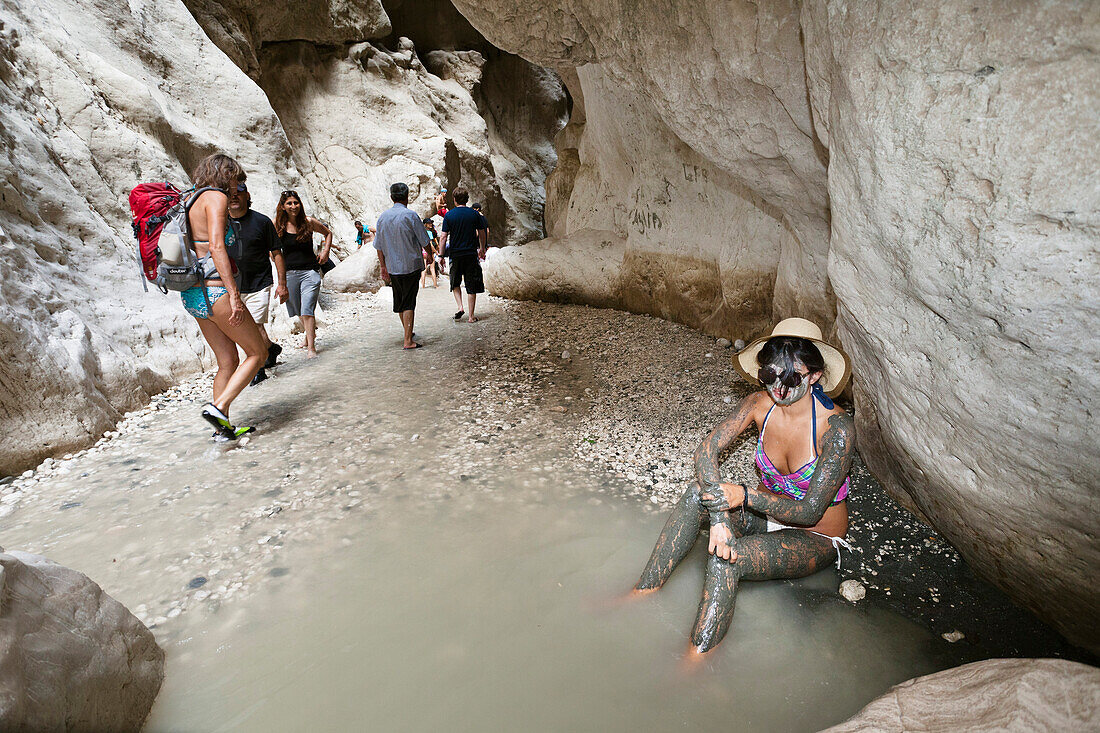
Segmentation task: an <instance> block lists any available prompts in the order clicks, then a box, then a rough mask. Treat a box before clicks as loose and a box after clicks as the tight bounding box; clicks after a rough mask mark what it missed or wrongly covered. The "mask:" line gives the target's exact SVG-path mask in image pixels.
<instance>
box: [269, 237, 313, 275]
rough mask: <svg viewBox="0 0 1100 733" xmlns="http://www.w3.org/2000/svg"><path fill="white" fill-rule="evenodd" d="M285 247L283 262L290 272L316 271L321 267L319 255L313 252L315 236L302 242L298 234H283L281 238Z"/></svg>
mask: <svg viewBox="0 0 1100 733" xmlns="http://www.w3.org/2000/svg"><path fill="white" fill-rule="evenodd" d="M279 240H280V242H282V245H283V261H284V262H286V269H288V270H316V269H317V268H318V267H320V265H319V264H318V262H317V254H316V253H315V252H314V251H313V234H312V233H310V235H309V239H307V240H306V241H304V242H302V241H299V240H298V235H297V234H291V233H290V232H283V235H282V236H281V237H279Z"/></svg>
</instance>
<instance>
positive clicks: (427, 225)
mask: <svg viewBox="0 0 1100 733" xmlns="http://www.w3.org/2000/svg"><path fill="white" fill-rule="evenodd" d="M424 233H425V234H427V235H428V246H427V247H425V248H424V250H423V252H424V272H422V273H421V274H420V287H422V288H424V287H427V285H428V278H429V277H431V278H432V287H433V288H438V287H439V264H438V262H439V256H438V255H439V250H438V239H437V237H436V233H435V225H434V224H432V220H431V219H425V220H424Z"/></svg>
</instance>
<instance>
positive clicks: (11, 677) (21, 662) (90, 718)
mask: <svg viewBox="0 0 1100 733" xmlns="http://www.w3.org/2000/svg"><path fill="white" fill-rule="evenodd" d="M163 680H164V652H163V651H161V648H160V647H159V646H157V642H156V639H155V638H154V637H153V633H152V632H151V631H149V629H147V628H145V626H144V625H143V624H142V623H141V622H140V621H138V620H137V618H135V617H134V615H133V614H131V613H130V612H129V611H128V610H126V608H125V606H123V605H122V604H121V603H119V602H118V601H116V600H115V599H114V598H111V597H110V596H109V595H107V594H106V593H104V592H103V589H102V588H100V587H99V586H98V585H96V584H95V583H94V582H93V581H92V580H90V579H89V578H88V577H87V576H85V575H83V574H82V573H79V572H77V571H75V570H72V569H70V568H67V567H64V566H62V565H58V564H57V563H54V562H51V561H49V560H47V559H46V558H44V557H41V556H39V555H32V554H29V553H26V552H15V551H12V552H3V551H0V729H2V730H110V731H137V730H140V729H141V726H142V723H144V721H145V717H146V716H147V715H148V714H149V709H150V708H151V707H152V706H153V700H155V699H156V696H157V692H159V691H160V685H161V682H162V681H163Z"/></svg>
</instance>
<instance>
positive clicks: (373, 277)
mask: <svg viewBox="0 0 1100 733" xmlns="http://www.w3.org/2000/svg"><path fill="white" fill-rule="evenodd" d="M377 252H378V251H377V250H376V249H375V248H374V247H373V246H371V245H370V244H364V245H363V246H362V247H360V248H359V249H358V250H356V251H355V252H352V253H351V255H350V256H348V257H347V259H345V260H344V261H343V262H341V263H340V264H338V265H337V266H336V267H335V268H334V269H333V270H332V272H330V273H328V274H327V275H325V280H324V285H325V287H326V288H328V289H329V290H334V291H336V292H338V293H375V292H378V289H379V288H380V287H382V279H381V276H380V275H381V271H380V268H379V265H378V253H377Z"/></svg>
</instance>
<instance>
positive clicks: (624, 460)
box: [0, 290, 1079, 699]
mask: <svg viewBox="0 0 1100 733" xmlns="http://www.w3.org/2000/svg"><path fill="white" fill-rule="evenodd" d="M328 301H329V302H328V303H327V304H326V305H327V306H328V308H327V312H328V313H329V317H330V319H331V320H332V321H333V324H332V325H330V326H328V327H326V328H323V329H322V332H321V336H320V340H319V346H320V348H321V349H322V356H321V358H319V359H318V360H316V361H313V362H306V360H305V359H304V358H303V355H302V354H301V352H300V351H297V350H293V349H288V351H287V352H286V353H285V359H284V363H283V364H281V365H280V366H279V367H277V368H276V369H275V370H274V375H275V376H274V377H273V378H272V379H269V380H268V381H267V382H265V383H263V384H261V385H259V386H258V387H256V388H250V389H249V390H246V392H245V394H244V395H242V397H241V398H240V399H239V400H238V402H237V404H235V405H234V412H233V416H234V419H235V420H238V421H240V422H244V423H251V424H255V425H256V426H257V427H258V434H257V435H255V436H254V437H252V438H251V439H250V440H249V441H247V442H243V441H242V444H240V445H238V446H235V447H228V446H217V445H214V444H212V443H211V442H209V440H208V439H207V437H206V436H207V435H208V428H205V427H204V423H202V422H201V421H200V419H199V418H198V415H197V412H198V405H199V404H201V401H202V399H203V398H204V397H205V395H207V394H208V389H209V380H210V376H209V375H205V376H202V377H198V378H195V379H193V380H191V381H189V382H187V383H185V384H183V385H180V386H179V387H178V388H176V389H173V390H171V391H169V392H168V393H166V394H164V395H162V396H160V397H158V398H157V400H155V401H154V403H153V404H152V405H150V406H149V408H147V409H145V410H143V411H140V412H138V413H135V414H132V415H130V416H128V417H127V418H126V419H125V420H124V421H123V423H121V424H120V425H119V427H118V429H117V431H112V433H111V434H109V435H108V436H107V437H105V438H104V440H102V441H100V443H99V444H97V446H95V447H93V448H91V449H89V450H87V451H83V452H81V453H79V454H77V455H74V456H72V457H70V458H69V459H67V460H58V461H48V462H46V463H44V464H43V465H42V466H40V467H39V469H38V470H37V471H35V472H31V473H30V475H24V476H23V477H19V478H16V479H14V480H12V479H8V480H5V482H4V483H3V484H2V485H0V545H4V546H6V547H10V548H13V549H23V550H28V551H31V552H38V553H41V554H44V555H46V556H48V557H50V558H51V559H53V560H55V561H58V562H61V563H63V564H66V565H69V566H71V567H75V568H78V569H80V570H81V571H83V572H85V573H87V574H88V575H89V576H90V577H92V578H93V579H95V580H96V581H97V582H99V583H100V584H101V585H102V586H103V587H104V588H105V589H106V590H108V592H110V593H111V594H112V595H114V596H115V597H116V598H118V599H119V600H121V601H122V602H123V603H124V604H126V605H127V607H129V608H130V609H131V610H133V611H134V612H135V613H136V614H137V615H138V616H139V618H141V619H142V620H143V621H144V622H146V623H147V624H149V625H150V626H151V627H153V629H154V631H155V632H156V633H157V635H158V638H159V639H160V640H161V642H162V644H165V645H167V646H169V647H170V646H171V645H174V644H179V643H182V642H183V641H184V640H185V639H187V638H190V637H189V634H192V633H193V632H194V624H195V623H197V621H196V619H203V618H207V617H209V616H210V615H211V614H215V615H216V614H217V613H218V612H219V609H221V608H223V607H226V608H232V607H234V604H242V605H240V606H238V607H239V608H246V607H249V606H248V605H247V604H248V603H249V601H248V600H247V599H249V598H251V597H253V596H255V595H256V594H257V593H259V594H265V593H269V592H270V588H271V587H272V584H273V583H277V582H279V581H278V580H277V579H280V578H285V576H287V575H288V574H289V573H291V565H290V564H289V563H288V561H287V557H288V556H291V555H292V554H293V552H299V551H301V550H302V548H318V547H325V548H329V549H331V548H339V547H342V546H355V545H356V543H357V542H359V539H360V538H359V537H358V536H357V532H356V530H355V527H356V526H357V524H356V523H357V522H359V521H366V519H367V518H370V517H371V516H372V513H374V511H375V508H376V507H377V506H380V505H381V504H382V503H383V501H384V499H383V497H385V501H389V500H390V499H392V498H393V497H395V496H396V497H400V498H401V500H403V501H410V502H412V503H411V504H410V507H409V511H410V513H411V515H412V516H413V517H415V515H416V502H417V501H420V502H427V503H429V504H432V505H435V504H438V503H440V502H447V501H453V500H458V499H462V498H463V497H466V496H471V495H477V494H482V495H492V494H493V492H494V491H496V492H499V491H500V488H499V487H501V486H507V485H518V486H523V485H525V484H524V482H531V481H534V484H535V485H537V486H540V487H543V488H544V489H545V488H546V487H548V486H550V487H554V489H555V490H559V491H561V492H564V493H563V494H562V495H563V496H565V497H569V496H572V497H575V496H577V494H578V492H581V491H584V492H589V494H591V492H593V491H595V492H596V494H597V495H605V496H606V497H607V499H597V501H614V502H618V503H620V504H623V505H624V506H626V507H633V509H632V510H631V511H636V512H642V513H644V514H645V515H646V516H649V517H651V519H652V522H653V525H654V527H659V526H660V523H661V517H662V516H663V514H664V512H665V511H666V510H667V507H668V506H670V505H671V502H672V501H674V500H675V498H676V497H677V496H678V494H679V491H680V487H681V486H682V485H683V484H684V482H686V481H687V479H688V478H689V477H690V475H691V463H690V462H691V454H692V451H693V450H694V447H695V445H696V444H697V442H698V441H699V440H700V439H701V438H702V437H703V436H704V435H705V434H706V432H707V431H708V430H709V429H710V427H711V426H713V425H714V424H715V423H716V422H717V421H718V420H720V419H721V418H722V417H723V416H724V415H725V414H726V413H727V412H728V411H729V410H730V409H731V404H734V403H736V401H737V400H738V399H740V397H741V396H743V394H745V391H746V389H747V387H746V385H744V384H743V383H741V382H740V381H738V378H737V377H736V376H735V373H734V371H733V369H732V366H731V365H730V360H729V357H730V356H731V351H730V350H729V349H723V348H720V347H718V346H717V345H716V344H715V342H714V340H713V339H711V338H709V337H706V336H704V335H702V334H699V333H697V332H694V331H692V330H690V329H687V328H685V327H682V326H678V325H676V324H669V323H666V322H663V321H660V320H658V319H654V318H650V317H646V316H636V315H630V314H623V313H620V312H615V311H605V310H597V309H589V308H584V307H577V306H561V305H554V304H542V303H517V302H510V301H503V300H499V299H491V300H490V302H488V303H487V304H486V305H485V306H484V312H483V315H485V316H486V318H485V320H484V321H483V322H482V323H480V324H474V325H466V324H464V323H462V324H456V323H454V322H452V321H451V319H450V317H449V316H450V313H452V312H453V302H452V301H451V300H450V298H449V295H448V294H446V293H443V292H439V291H426V292H425V293H424V294H423V295H422V303H423V305H422V308H421V315H420V318H419V319H418V328H417V330H418V332H419V333H420V334H421V336H422V340H423V341H424V343H425V344H426V348H425V349H423V350H421V351H418V352H410V353H403V352H402V351H401V350H400V349H399V346H400V334H399V331H398V326H397V320H396V317H395V316H394V315H393V314H392V313H390V312H388V311H389V309H388V291H385V290H384V291H383V292H382V294H381V297H380V298H375V297H373V296H355V297H349V298H343V299H340V300H335V299H331V298H330V299H328ZM299 338H300V337H299ZM402 360H404V361H402ZM360 370H362V371H360ZM380 375H381V376H383V377H384V379H381V380H380V379H379V376H380ZM380 384H381V385H386V387H381V386H379V385H380ZM364 385H366V386H364ZM387 387H388V388H387ZM364 389H365V390H366V393H364ZM395 395H396V396H395ZM345 396H346V399H345ZM410 412H414V413H416V415H417V417H416V418H415V420H412V421H411V422H410V421H409V420H405V419H403V416H405V415H407V414H409V413H410ZM414 424H418V425H423V426H424V427H422V428H419V429H417V430H418V431H417V432H414V433H411V434H410V431H409V429H406V428H407V426H408V425H414ZM752 439H753V436H747V437H746V440H745V441H744V442H743V443H741V444H739V445H738V446H735V448H734V449H733V450H732V451H731V454H730V456H729V458H728V460H727V463H726V468H725V469H724V470H725V471H726V472H727V475H729V476H731V477H734V478H736V479H738V480H752V470H753V469H752V460H751V450H752V443H751V440H752ZM515 466H522V467H523V471H524V472H525V475H524V476H523V477H522V478H521V480H520V481H519V483H518V484H517V482H516V477H515V476H514V475H513V474H514V473H515V471H516V468H515ZM426 472H427V473H429V474H430V475H432V476H438V477H440V478H441V480H438V481H434V480H433V481H430V482H425V481H423V480H421V477H423V476H424V475H426ZM594 477H595V478H594ZM853 479H854V481H855V486H854V490H853V493H852V499H851V500H850V506H851V510H852V516H853V521H852V530H851V532H850V535H849V539H851V540H852V541H853V543H854V544H855V546H856V548H857V552H856V553H855V554H847V553H846V554H845V557H844V569H843V570H842V571H841V577H842V578H852V579H856V580H859V581H861V582H862V583H863V584H864V585H865V586H866V587H867V590H868V596H867V599H866V600H864V601H862V602H861V603H860V605H859V607H860V608H863V609H864V613H869V612H871V610H872V609H875V608H881V609H890V610H893V611H897V612H900V613H901V614H903V615H905V616H907V617H908V618H910V619H913V620H915V621H916V622H918V623H919V624H921V625H923V626H924V627H926V628H927V629H929V630H931V631H932V632H933V633H934V634H935V636H931V637H930V638H931V639H932V640H933V641H930V642H928V643H922V650H921V654H922V655H924V656H926V657H927V658H928V659H931V660H933V661H932V662H931V663H932V664H933V665H934V666H936V667H940V666H949V665H951V664H958V663H962V662H965V661H970V660H971V659H977V658H983V657H989V656H1014V655H1022V656H1070V657H1073V656H1075V655H1079V652H1076V651H1075V650H1073V649H1071V648H1068V647H1066V646H1065V645H1064V643H1063V642H1062V641H1061V640H1060V639H1059V638H1058V637H1057V636H1056V635H1055V634H1053V632H1051V631H1050V630H1049V629H1047V628H1046V627H1044V626H1042V625H1041V624H1039V623H1038V622H1037V621H1035V620H1034V619H1033V618H1031V617H1030V616H1029V615H1027V614H1026V613H1024V612H1023V611H1021V610H1019V609H1017V608H1016V607H1015V606H1013V605H1012V604H1011V603H1010V602H1008V601H1007V599H1006V598H1005V597H1004V596H1003V595H1001V594H1000V593H999V592H997V591H996V590H995V589H993V588H991V587H989V586H988V585H986V584H984V583H982V582H981V581H978V580H976V579H975V578H974V577H973V576H972V574H971V573H970V572H969V570H968V569H967V568H966V565H965V563H963V562H962V561H961V560H960V559H959V558H958V557H957V555H956V554H955V553H954V551H953V550H952V549H951V548H950V546H949V545H947V544H946V543H945V542H943V541H942V540H941V539H940V538H939V537H938V536H937V535H936V534H935V533H934V532H933V531H932V530H931V529H930V528H928V527H927V526H925V525H923V524H921V523H920V522H918V521H916V520H915V519H913V518H912V517H911V516H910V515H908V514H907V513H905V512H902V511H901V510H900V509H899V508H897V507H896V505H894V504H893V503H892V502H891V501H890V500H889V499H888V498H887V497H885V495H884V494H883V492H882V491H881V489H880V487H878V485H877V484H876V483H875V482H874V481H873V479H871V477H870V476H869V475H868V474H867V472H866V470H865V469H864V468H863V467H862V465H859V466H857V468H856V470H855V472H854V475H853ZM509 482H511V484H509ZM593 485H595V486H598V488H596V489H593ZM588 498H589V499H591V498H593V496H589V497H588ZM531 500H532V501H534V502H535V503H536V504H540V503H541V504H544V505H545V506H547V508H548V509H549V508H552V507H553V505H554V496H553V492H549V493H547V492H545V491H544V492H541V493H538V494H537V495H536V496H535V497H532V499H531ZM585 501H587V499H586V500H585ZM650 534H652V535H655V532H652V531H650V532H649V533H648V534H646V536H645V537H642V538H641V539H640V540H639V541H640V544H639V547H638V548H637V550H636V552H633V553H632V555H633V554H637V555H638V557H636V558H634V557H633V556H632V557H631V560H630V562H628V563H627V565H630V566H631V567H632V566H633V565H637V567H638V568H639V569H640V567H641V564H642V563H643V562H644V559H645V554H646V553H647V549H648V546H649V544H650V543H651V542H652V539H653V537H651V536H649V535H650ZM447 551H448V552H453V550H450V549H449V548H448V550H447ZM623 572H624V573H625V574H627V575H630V573H631V572H632V571H630V570H629V569H624V571H623ZM633 572H636V571H633ZM832 577H834V578H835V576H832ZM633 579H634V578H633V577H627V578H624V581H625V583H624V584H625V585H627V586H628V585H629V583H631V582H632V581H633ZM829 582H831V581H826V583H825V585H826V586H828V585H829ZM781 585H782V584H781ZM786 585H788V586H790V584H786ZM819 586H820V584H819ZM800 587H801V586H800ZM812 587H813V586H812V584H811V586H810V588H811V589H812ZM807 592H811V596H812V597H815V598H818V599H832V601H830V603H839V604H843V605H848V604H847V603H846V602H845V601H843V600H841V599H839V597H838V596H836V595H835V585H833V586H832V587H831V588H828V587H825V588H821V587H819V588H818V590H817V591H812V590H811V591H807ZM814 594H816V595H814ZM690 595H691V593H690V592H689V593H688V596H690ZM195 610H198V611H199V613H198V614H197V615H194V614H192V612H193V611H195ZM745 610H746V609H745V608H743V607H742V608H739V616H738V619H737V620H735V627H736V626H737V625H738V624H745V623H747V622H745V621H743V620H742V618H741V617H742V615H743V612H744V611H745ZM188 614H192V620H191V621H188V622H187V623H180V620H179V617H181V616H183V617H184V619H187V618H188ZM687 615H688V616H690V612H688V614H687ZM681 620H683V619H681ZM683 621H684V624H685V625H688V624H690V618H687V619H686V620H683ZM951 631H958V632H961V633H962V634H963V638H962V640H960V641H957V642H955V643H954V644H951V643H948V642H947V641H945V640H943V639H941V638H940V637H939V635H941V634H945V633H948V632H951ZM928 664H929V662H923V663H922V666H927V665H928ZM895 681H896V680H895ZM868 699H869V698H868Z"/></svg>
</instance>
